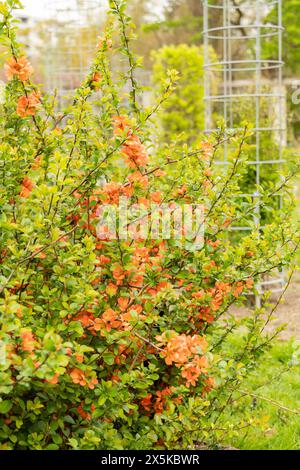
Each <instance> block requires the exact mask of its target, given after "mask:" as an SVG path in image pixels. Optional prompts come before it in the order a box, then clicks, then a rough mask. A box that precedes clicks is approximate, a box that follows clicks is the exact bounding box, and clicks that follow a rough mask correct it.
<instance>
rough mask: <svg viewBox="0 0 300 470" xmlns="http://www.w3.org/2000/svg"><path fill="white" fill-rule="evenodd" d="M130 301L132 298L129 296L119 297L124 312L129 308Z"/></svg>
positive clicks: (119, 303)
mask: <svg viewBox="0 0 300 470" xmlns="http://www.w3.org/2000/svg"><path fill="white" fill-rule="evenodd" d="M129 302H130V299H128V297H120V298H119V299H118V305H119V307H120V309H121V310H122V312H125V310H127V307H128V305H129Z"/></svg>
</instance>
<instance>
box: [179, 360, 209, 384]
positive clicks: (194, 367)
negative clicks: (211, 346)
mask: <svg viewBox="0 0 300 470" xmlns="http://www.w3.org/2000/svg"><path fill="white" fill-rule="evenodd" d="M206 372H207V359H206V357H204V356H202V357H199V356H196V357H195V358H194V359H193V361H192V362H189V363H188V364H186V365H185V366H184V367H183V369H182V372H181V375H182V377H183V378H185V379H186V386H187V387H190V385H192V386H193V387H195V386H196V385H197V380H198V378H199V376H200V375H201V374H202V373H203V374H205V373H206Z"/></svg>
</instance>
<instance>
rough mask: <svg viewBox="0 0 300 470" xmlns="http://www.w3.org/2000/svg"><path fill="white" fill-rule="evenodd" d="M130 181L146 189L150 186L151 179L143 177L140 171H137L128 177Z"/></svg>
mask: <svg viewBox="0 0 300 470" xmlns="http://www.w3.org/2000/svg"><path fill="white" fill-rule="evenodd" d="M128 180H129V181H130V182H131V183H136V184H138V185H139V186H140V187H142V188H146V187H147V186H148V184H149V178H148V176H147V175H142V173H141V172H140V171H135V172H134V173H131V174H130V175H129V176H128Z"/></svg>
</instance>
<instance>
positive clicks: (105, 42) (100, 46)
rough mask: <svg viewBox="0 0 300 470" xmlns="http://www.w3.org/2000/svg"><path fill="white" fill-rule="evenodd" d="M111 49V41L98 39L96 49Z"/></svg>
mask: <svg viewBox="0 0 300 470" xmlns="http://www.w3.org/2000/svg"><path fill="white" fill-rule="evenodd" d="M104 47H105V48H107V49H111V48H112V40H111V39H109V38H105V37H103V36H99V37H98V49H104Z"/></svg>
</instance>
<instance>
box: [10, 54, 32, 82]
mask: <svg viewBox="0 0 300 470" xmlns="http://www.w3.org/2000/svg"><path fill="white" fill-rule="evenodd" d="M4 69H5V75H6V77H7V79H8V80H11V79H12V78H13V77H17V78H18V79H19V80H21V82H26V81H27V80H28V79H29V78H30V75H31V74H32V73H33V68H32V67H31V65H30V62H29V61H28V60H27V59H26V57H20V59H15V58H14V57H12V58H11V59H9V60H8V61H7V62H6V64H5V65H4Z"/></svg>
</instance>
